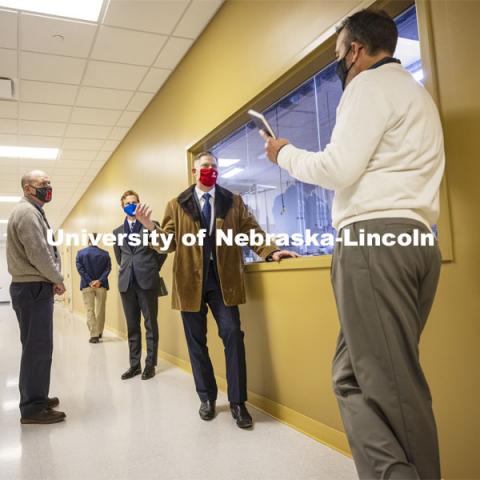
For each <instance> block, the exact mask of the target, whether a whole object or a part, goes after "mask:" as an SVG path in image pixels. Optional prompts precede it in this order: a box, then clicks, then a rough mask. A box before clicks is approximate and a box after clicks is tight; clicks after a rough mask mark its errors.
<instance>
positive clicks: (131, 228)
mask: <svg viewBox="0 0 480 480" xmlns="http://www.w3.org/2000/svg"><path fill="white" fill-rule="evenodd" d="M134 228H135V222H132V223H131V224H130V233H133V229H134Z"/></svg>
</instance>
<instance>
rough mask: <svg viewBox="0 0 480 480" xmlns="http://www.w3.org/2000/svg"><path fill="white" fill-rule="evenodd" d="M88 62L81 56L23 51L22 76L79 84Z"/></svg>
mask: <svg viewBox="0 0 480 480" xmlns="http://www.w3.org/2000/svg"><path fill="white" fill-rule="evenodd" d="M86 63H87V61H86V60H84V59H81V58H70V57H60V56H58V55H46V54H44V53H31V52H22V53H21V54H20V77H21V78H24V79H26V80H40V81H43V82H58V83H71V84H73V85H77V84H78V83H80V80H81V79H82V74H83V70H84V69H85V64H86Z"/></svg>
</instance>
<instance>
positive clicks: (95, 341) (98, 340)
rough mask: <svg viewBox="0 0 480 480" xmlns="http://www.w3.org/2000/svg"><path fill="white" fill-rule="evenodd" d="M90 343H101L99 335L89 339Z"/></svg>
mask: <svg viewBox="0 0 480 480" xmlns="http://www.w3.org/2000/svg"><path fill="white" fill-rule="evenodd" d="M89 342H90V343H100V339H99V337H91V338H90V340H89Z"/></svg>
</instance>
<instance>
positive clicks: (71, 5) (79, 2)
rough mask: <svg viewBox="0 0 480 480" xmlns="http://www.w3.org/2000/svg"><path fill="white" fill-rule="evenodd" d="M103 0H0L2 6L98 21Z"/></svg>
mask: <svg viewBox="0 0 480 480" xmlns="http://www.w3.org/2000/svg"><path fill="white" fill-rule="evenodd" d="M102 5H103V0H0V7H7V8H14V9H15V10H25V11H27V12H35V13H46V14H47V15H56V16H59V17H67V18H76V19H79V20H90V21H92V22H96V21H98V17H99V15H100V10H101V9H102Z"/></svg>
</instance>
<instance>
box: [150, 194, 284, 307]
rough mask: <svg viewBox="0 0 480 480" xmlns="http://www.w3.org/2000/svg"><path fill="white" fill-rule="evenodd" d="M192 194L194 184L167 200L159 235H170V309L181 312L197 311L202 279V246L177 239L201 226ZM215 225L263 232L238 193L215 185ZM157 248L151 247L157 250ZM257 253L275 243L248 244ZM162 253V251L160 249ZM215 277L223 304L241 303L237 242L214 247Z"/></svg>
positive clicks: (273, 248) (262, 253)
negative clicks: (216, 275)
mask: <svg viewBox="0 0 480 480" xmlns="http://www.w3.org/2000/svg"><path fill="white" fill-rule="evenodd" d="M194 195H195V185H192V186H190V187H189V188H188V189H187V190H185V191H184V192H182V193H181V194H180V195H179V196H178V197H177V198H174V199H173V200H170V202H168V204H167V207H166V210H165V216H164V219H163V221H162V224H161V226H156V230H157V232H158V233H159V234H170V233H172V234H174V241H173V242H172V243H171V245H170V248H169V249H168V252H169V253H170V252H173V251H174V252H175V258H174V261H173V286H172V308H173V309H175V310H182V311H185V312H198V311H199V310H200V304H201V295H202V281H203V248H202V247H201V246H200V245H193V246H186V245H184V244H183V243H182V241H181V239H182V236H183V235H184V234H185V233H193V234H197V233H198V231H199V229H200V228H201V224H200V210H199V207H198V203H197V200H196V199H195V197H194ZM215 228H216V229H217V230H219V229H221V230H223V231H225V232H226V231H227V230H228V229H232V231H233V235H236V234H237V233H247V234H248V233H249V232H250V230H252V229H253V230H255V232H257V233H262V234H264V232H263V230H262V229H261V227H260V226H259V225H258V223H257V221H256V219H255V217H254V216H253V215H252V214H251V213H250V212H249V211H248V209H247V207H246V206H245V204H244V203H243V200H242V198H241V197H240V195H236V194H234V193H232V192H230V191H229V190H227V189H225V188H222V187H220V186H219V185H216V187H215ZM161 246H162V244H161V242H160V245H159V246H158V247H155V246H152V248H154V249H155V250H157V251H159V252H161V251H160V248H161ZM251 248H252V250H253V251H254V252H255V253H257V254H258V255H259V256H261V257H263V258H266V257H267V256H268V255H270V254H271V253H273V252H275V251H277V250H278V247H276V246H275V245H273V244H272V245H271V246H268V245H263V246H252V247H251ZM163 253H164V252H163ZM216 255H217V267H218V276H219V279H220V287H221V290H222V295H223V300H224V302H225V305H227V306H234V305H239V304H241V303H245V287H244V265H243V257H242V249H241V247H239V246H237V245H232V246H229V245H226V244H225V243H222V244H221V245H217V247H216Z"/></svg>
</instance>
